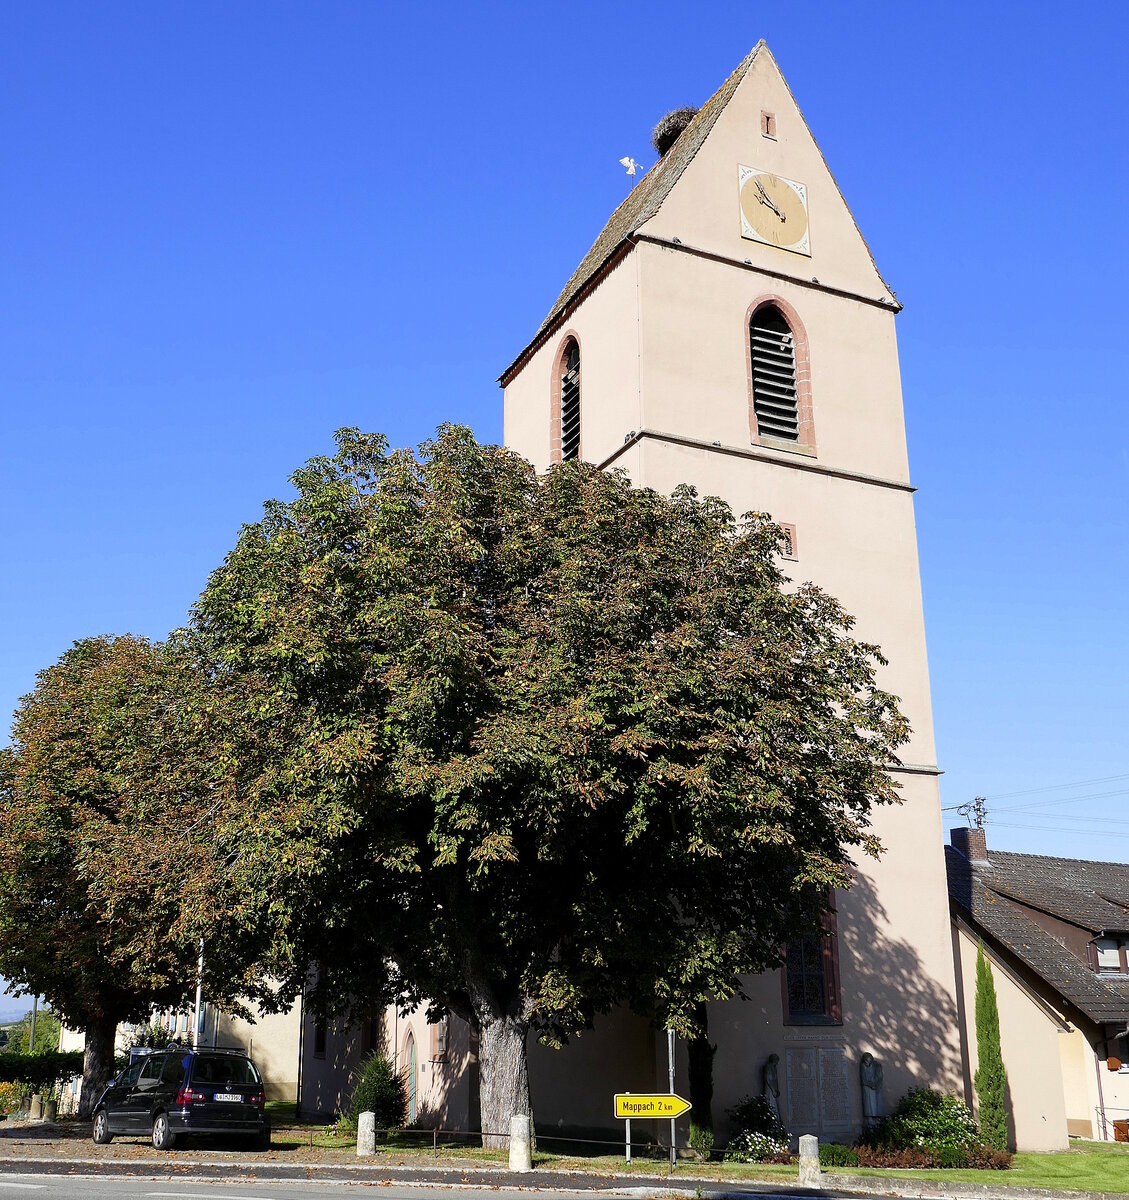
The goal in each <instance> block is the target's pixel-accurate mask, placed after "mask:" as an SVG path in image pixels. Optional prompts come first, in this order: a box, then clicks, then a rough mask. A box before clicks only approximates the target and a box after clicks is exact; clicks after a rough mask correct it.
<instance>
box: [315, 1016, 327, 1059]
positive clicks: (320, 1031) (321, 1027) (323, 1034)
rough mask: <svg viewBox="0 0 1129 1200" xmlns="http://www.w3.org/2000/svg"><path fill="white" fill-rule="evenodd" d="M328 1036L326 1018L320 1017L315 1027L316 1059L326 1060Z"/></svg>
mask: <svg viewBox="0 0 1129 1200" xmlns="http://www.w3.org/2000/svg"><path fill="white" fill-rule="evenodd" d="M328 1034H329V1031H328V1030H327V1029H326V1025H325V1020H324V1018H321V1017H319V1018H318V1020H317V1023H316V1024H315V1025H314V1058H325V1043H326V1041H327V1040H328Z"/></svg>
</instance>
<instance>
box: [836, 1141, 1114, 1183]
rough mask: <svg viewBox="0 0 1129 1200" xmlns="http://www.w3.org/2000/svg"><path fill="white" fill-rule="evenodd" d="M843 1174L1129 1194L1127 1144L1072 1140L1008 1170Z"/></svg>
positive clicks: (858, 1170) (856, 1171)
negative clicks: (1064, 1146)
mask: <svg viewBox="0 0 1129 1200" xmlns="http://www.w3.org/2000/svg"><path fill="white" fill-rule="evenodd" d="M842 1173H843V1174H847V1175H875V1176H879V1177H884V1178H896V1177H898V1176H905V1177H909V1178H912V1179H938V1180H946V1179H947V1180H948V1181H949V1182H950V1183H989V1184H992V1185H993V1186H1011V1187H1033V1188H1061V1189H1070V1190H1073V1191H1083V1192H1123V1193H1129V1145H1124V1144H1118V1143H1116V1142H1112V1143H1111V1142H1075V1143H1073V1145H1072V1148H1071V1149H1070V1150H1064V1151H1063V1152H1062V1153H1059V1154H1017V1155H1016V1156H1015V1161H1014V1163H1013V1164H1012V1168H1011V1170H1010V1171H878V1170H873V1169H865V1168H862V1167H855V1168H849V1167H848V1168H843V1170H842Z"/></svg>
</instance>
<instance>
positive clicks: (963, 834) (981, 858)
mask: <svg viewBox="0 0 1129 1200" xmlns="http://www.w3.org/2000/svg"><path fill="white" fill-rule="evenodd" d="M949 837H950V840H951V841H952V844H953V849H954V850H959V851H960V852H961V854H963V855H964V857H965V858H967V859H968V860H969V861H970V862H982V863H986V862H987V861H988V835H987V834H986V833H985V832H984V830H983V829H954V830H952V831H951V832H950V834H949Z"/></svg>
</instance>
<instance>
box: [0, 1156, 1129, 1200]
mask: <svg viewBox="0 0 1129 1200" xmlns="http://www.w3.org/2000/svg"><path fill="white" fill-rule="evenodd" d="M186 1174H187V1175H188V1176H189V1177H192V1176H195V1177H197V1178H200V1179H208V1180H211V1181H215V1180H219V1179H228V1180H232V1181H236V1180H239V1179H246V1178H255V1179H258V1180H263V1181H267V1180H276V1181H278V1182H283V1181H285V1180H310V1179H317V1178H321V1179H323V1180H325V1181H327V1182H329V1181H332V1180H335V1179H336V1180H338V1181H340V1182H342V1183H344V1182H353V1181H355V1180H357V1179H359V1178H367V1179H369V1180H371V1181H372V1182H374V1183H379V1182H382V1181H383V1182H387V1183H393V1182H395V1183H401V1184H404V1183H408V1184H413V1185H418V1186H421V1187H427V1186H432V1187H447V1188H453V1189H454V1188H473V1187H475V1186H479V1185H482V1186H485V1187H488V1188H492V1189H497V1188H498V1187H499V1186H505V1187H506V1188H508V1189H513V1190H516V1191H522V1192H547V1193H552V1192H572V1193H575V1192H592V1193H593V1194H601V1193H603V1194H614V1195H631V1196H640V1197H641V1196H654V1195H656V1194H663V1195H668V1196H690V1197H699V1196H701V1197H708V1198H709V1200H740V1197H742V1196H763V1195H777V1196H789V1197H801V1196H806V1197H813V1196H828V1197H837V1198H843V1200H847V1198H850V1197H871V1196H886V1197H904V1198H906V1200H1126V1196H1125V1195H1124V1194H1120V1193H1110V1192H1093V1191H1070V1190H1067V1189H1048V1188H1034V1187H1025V1186H1021V1185H1016V1186H1008V1185H1006V1184H1004V1185H1000V1184H989V1183H983V1184H978V1183H946V1182H944V1181H938V1180H925V1179H923V1180H915V1179H913V1178H904V1179H903V1178H901V1177H898V1178H894V1179H887V1178H875V1177H866V1176H861V1177H860V1176H856V1175H839V1174H834V1173H831V1172H824V1174H823V1180H824V1186H823V1187H822V1188H820V1189H818V1190H816V1189H809V1188H800V1187H798V1186H797V1185H796V1183H795V1182H793V1181H792V1180H787V1181H783V1180H782V1181H780V1182H775V1181H772V1180H754V1179H749V1180H732V1181H725V1180H718V1179H712V1178H709V1177H707V1176H692V1175H678V1176H675V1177H674V1178H670V1177H669V1176H663V1175H653V1176H647V1175H638V1174H630V1175H629V1174H627V1173H626V1172H608V1173H606V1174H605V1173H600V1174H591V1173H588V1172H585V1171H578V1170H575V1169H568V1168H565V1169H559V1170H547V1169H545V1168H535V1169H534V1171H533V1174H532V1177H531V1176H530V1175H528V1174H520V1175H515V1174H512V1173H511V1172H510V1171H509V1170H508V1169H507V1168H506V1167H505V1166H503V1165H501V1164H498V1165H492V1164H489V1163H476V1164H475V1165H474V1166H473V1167H472V1168H469V1169H468V1168H467V1167H462V1166H451V1165H438V1164H437V1165H435V1166H433V1167H420V1166H418V1165H416V1166H408V1165H401V1164H394V1163H386V1164H380V1165H378V1164H376V1163H373V1162H372V1161H371V1160H370V1161H367V1162H364V1163H322V1162H311V1161H299V1162H287V1163H277V1162H261V1161H252V1162H248V1161H242V1162H238V1161H216V1160H215V1159H212V1160H207V1159H198V1158H196V1159H187V1158H181V1157H180V1156H165V1157H161V1158H155V1157H148V1158H131V1159H110V1158H38V1159H37V1158H31V1157H27V1158H25V1157H22V1156H20V1157H12V1158H0V1175H69V1176H76V1175H84V1176H88V1177H99V1176H101V1177H114V1176H123V1177H128V1176H140V1177H143V1178H153V1177H160V1178H167V1177H169V1176H180V1177H184V1176H185V1175H186Z"/></svg>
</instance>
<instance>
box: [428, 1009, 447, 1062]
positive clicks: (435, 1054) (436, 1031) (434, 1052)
mask: <svg viewBox="0 0 1129 1200" xmlns="http://www.w3.org/2000/svg"><path fill="white" fill-rule="evenodd" d="M431 1058H432V1061H433V1062H445V1061H446V1058H447V1014H446V1013H444V1014H443V1015H442V1016H441V1017H440V1018H439V1020H438V1021H436V1022H435V1023H434V1024H433V1025H432V1026H431Z"/></svg>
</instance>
